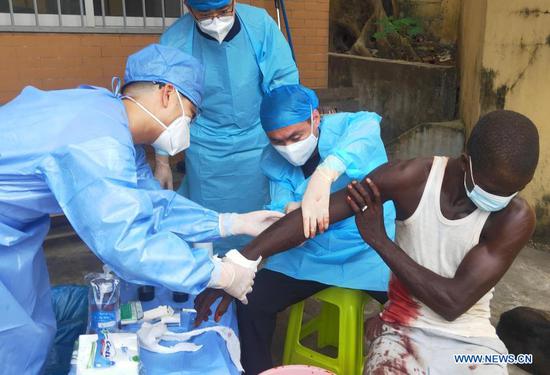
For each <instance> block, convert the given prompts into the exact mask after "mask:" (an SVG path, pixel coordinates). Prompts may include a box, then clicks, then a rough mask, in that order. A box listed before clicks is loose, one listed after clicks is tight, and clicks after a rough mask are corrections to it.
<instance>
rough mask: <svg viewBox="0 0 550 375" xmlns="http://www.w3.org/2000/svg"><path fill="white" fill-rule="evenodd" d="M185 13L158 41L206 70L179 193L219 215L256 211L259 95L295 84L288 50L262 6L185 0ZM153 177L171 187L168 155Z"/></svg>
mask: <svg viewBox="0 0 550 375" xmlns="http://www.w3.org/2000/svg"><path fill="white" fill-rule="evenodd" d="M185 4H186V5H187V7H188V9H189V11H190V12H189V13H188V14H186V15H184V16H183V17H182V18H181V19H179V20H178V21H177V22H176V23H175V24H174V25H172V26H171V27H170V28H169V29H168V30H166V32H165V33H164V34H163V35H162V37H161V44H164V45H169V46H173V47H177V48H179V49H181V50H182V51H183V52H185V53H188V54H190V55H193V56H194V57H195V58H196V59H197V60H199V61H200V62H201V63H202V64H203V65H204V66H205V70H206V75H205V84H204V101H203V103H202V105H201V114H200V116H198V117H197V119H196V120H195V121H194V122H193V126H192V127H191V146H190V147H189V149H188V150H186V151H185V166H186V174H185V178H184V181H183V183H182V185H181V187H180V189H179V190H178V192H179V193H180V194H183V195H184V196H186V197H188V198H189V199H191V200H192V201H194V202H197V203H199V204H200V205H202V206H204V207H207V208H210V209H212V210H215V211H220V212H247V211H252V210H258V209H260V208H261V207H263V206H264V205H265V204H266V203H267V202H268V182H267V179H266V178H265V176H264V175H263V174H262V172H261V169H260V157H261V155H262V152H263V150H264V148H265V147H266V146H267V144H268V140H267V138H266V136H265V133H264V132H263V130H262V127H261V126H260V103H261V100H262V97H263V95H264V93H266V92H267V91H269V90H272V89H273V88H275V87H277V86H281V85H285V84H295V83H298V71H297V69H296V64H295V62H294V60H293V59H292V53H291V51H290V47H289V45H288V43H287V41H286V40H285V38H284V36H283V35H282V33H281V32H280V31H279V29H278V28H277V25H276V24H275V22H274V21H273V19H272V18H271V17H270V16H269V15H268V14H267V12H266V11H265V10H264V9H260V8H256V7H252V6H249V5H244V4H236V2H235V1H234V0H186V1H185ZM156 165H157V167H156V169H155V175H156V176H157V177H158V178H159V180H160V181H161V183H162V184H163V186H169V184H168V182H166V181H169V182H170V184H171V180H172V175H171V172H170V169H169V167H168V162H167V157H166V156H164V157H163V156H160V157H157V163H156ZM247 240H248V239H247V238H235V239H227V240H222V241H218V242H216V244H214V245H215V251H216V252H217V253H223V252H225V251H226V250H227V249H231V248H235V247H237V248H241V247H242V246H243V245H244V244H245V243H246V242H247Z"/></svg>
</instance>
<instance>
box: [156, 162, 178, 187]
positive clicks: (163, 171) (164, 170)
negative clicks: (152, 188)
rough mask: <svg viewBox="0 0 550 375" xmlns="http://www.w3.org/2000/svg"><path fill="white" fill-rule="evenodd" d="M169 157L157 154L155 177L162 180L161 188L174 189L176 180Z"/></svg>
mask: <svg viewBox="0 0 550 375" xmlns="http://www.w3.org/2000/svg"><path fill="white" fill-rule="evenodd" d="M168 158H169V157H168V156H163V155H155V178H156V179H157V180H158V181H159V182H160V187H161V188H163V189H169V190H173V189H174V180H173V177H172V169H171V168H170V162H169V159H168Z"/></svg>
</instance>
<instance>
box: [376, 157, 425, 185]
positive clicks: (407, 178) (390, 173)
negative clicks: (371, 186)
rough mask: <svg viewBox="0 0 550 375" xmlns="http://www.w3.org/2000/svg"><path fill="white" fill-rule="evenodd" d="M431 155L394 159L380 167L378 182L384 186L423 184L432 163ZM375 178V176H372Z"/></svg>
mask: <svg viewBox="0 0 550 375" xmlns="http://www.w3.org/2000/svg"><path fill="white" fill-rule="evenodd" d="M433 160H434V159H433V157H424V158H416V159H410V160H395V161H391V162H388V163H387V164H385V165H384V166H383V168H380V172H383V173H381V174H380V184H382V185H385V186H386V187H391V186H396V187H400V188H402V187H403V186H418V185H422V186H423V185H424V184H425V182H426V180H427V179H428V176H429V174H430V170H431V168H432V164H433ZM373 177H374V179H376V177H377V176H373Z"/></svg>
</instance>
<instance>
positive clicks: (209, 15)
mask: <svg viewBox="0 0 550 375" xmlns="http://www.w3.org/2000/svg"><path fill="white" fill-rule="evenodd" d="M187 8H188V9H189V12H190V13H191V15H192V16H193V17H194V18H195V19H196V20H197V21H204V20H208V19H214V18H216V17H226V16H232V15H233V14H234V13H235V0H231V4H228V5H227V6H225V7H223V8H220V9H216V10H211V11H208V12H200V11H197V10H194V9H193V8H191V7H189V6H188V7H187Z"/></svg>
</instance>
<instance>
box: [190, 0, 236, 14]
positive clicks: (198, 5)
mask: <svg viewBox="0 0 550 375" xmlns="http://www.w3.org/2000/svg"><path fill="white" fill-rule="evenodd" d="M230 2H231V0H187V5H188V6H190V7H191V8H193V9H196V10H198V11H201V12H205V11H208V10H213V9H219V8H223V7H224V6H226V5H227V4H229V3H230Z"/></svg>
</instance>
